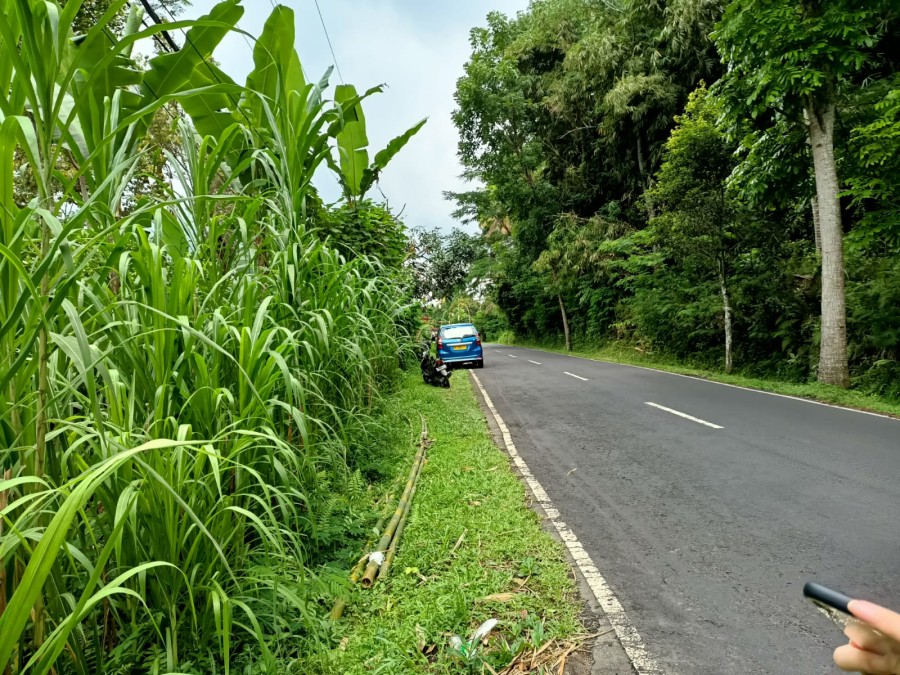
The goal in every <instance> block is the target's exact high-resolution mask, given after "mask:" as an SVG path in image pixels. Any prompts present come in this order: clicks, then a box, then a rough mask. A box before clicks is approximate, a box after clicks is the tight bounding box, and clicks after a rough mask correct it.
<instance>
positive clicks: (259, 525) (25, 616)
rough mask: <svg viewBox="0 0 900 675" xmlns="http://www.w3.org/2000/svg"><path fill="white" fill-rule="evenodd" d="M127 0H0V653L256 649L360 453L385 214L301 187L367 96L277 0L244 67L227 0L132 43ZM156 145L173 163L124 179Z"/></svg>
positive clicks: (290, 630)
mask: <svg viewBox="0 0 900 675" xmlns="http://www.w3.org/2000/svg"><path fill="white" fill-rule="evenodd" d="M101 4H103V3H90V4H89V5H88V6H87V7H86V9H87V10H94V9H96V8H97V7H98V6H100V5H101ZM126 4H127V3H126V2H125V0H113V1H112V2H109V3H105V4H104V7H105V8H106V9H105V10H104V11H103V12H102V14H101V15H99V16H97V17H94V16H92V17H91V19H90V21H86V20H85V17H84V16H82V15H80V14H79V6H80V5H81V3H80V2H78V1H77V0H69V1H68V2H67V3H66V4H65V6H64V7H62V8H61V7H60V6H59V4H58V3H57V2H56V0H0V279H2V284H0V450H2V460H3V469H4V472H5V473H4V475H3V476H2V478H0V508H2V511H3V522H2V525H0V609H2V617H0V669H6V670H5V671H4V672H11V673H18V672H22V671H23V669H25V668H28V669H29V672H35V673H47V672H51V671H52V672H56V673H84V674H86V675H87V674H94V673H117V672H118V673H141V672H154V673H155V672H190V673H199V672H217V673H222V672H224V673H228V672H237V671H240V672H276V671H277V670H278V668H279V666H278V665H277V661H278V659H280V658H291V657H292V656H295V655H296V650H297V649H298V646H299V644H300V642H299V641H298V639H297V637H298V636H302V635H304V634H306V635H310V636H323V635H325V636H327V635H328V632H329V629H328V628H327V626H326V625H325V623H324V621H323V615H324V613H323V611H322V608H323V607H324V605H325V604H327V603H330V602H331V601H332V600H333V594H334V593H335V592H340V591H341V588H342V586H343V584H345V582H344V581H343V579H344V576H343V575H341V576H340V577H338V576H335V575H330V576H329V575H328V574H327V573H322V572H321V571H320V570H319V565H320V563H322V562H323V561H325V560H328V559H329V558H330V557H332V556H333V554H334V552H335V551H336V550H338V549H341V548H342V547H343V546H345V545H346V540H347V537H348V535H353V534H357V535H358V534H360V533H359V531H358V530H359V528H360V525H359V524H358V522H359V519H357V518H355V517H351V516H352V510H353V509H354V508H355V507H354V501H353V500H354V495H356V496H357V497H358V496H359V495H360V494H362V491H363V490H364V487H365V484H366V480H367V479H370V478H372V477H373V474H374V473H377V471H378V466H377V453H373V452H371V451H370V449H369V448H367V447H365V442H366V439H367V437H368V435H369V434H370V433H371V429H372V424H373V415H374V414H375V411H376V409H377V405H378V401H379V396H380V394H381V392H383V391H384V389H385V387H386V386H388V385H389V384H390V382H391V381H393V380H394V379H395V377H396V374H397V369H398V354H402V352H403V350H404V348H405V345H406V338H405V336H404V335H405V333H404V330H403V327H402V326H401V325H399V323H398V321H399V320H402V318H403V317H404V316H405V315H406V314H407V311H406V308H405V307H404V298H405V297H408V295H409V291H408V289H407V288H406V287H404V286H402V279H403V272H402V270H401V261H402V257H403V247H404V243H403V242H404V240H403V237H402V226H401V225H400V224H399V223H398V222H397V221H396V219H395V218H393V216H391V215H390V214H389V213H388V212H387V211H385V210H384V209H382V208H380V207H378V206H377V205H374V204H372V203H370V202H362V201H359V200H358V199H357V200H355V201H354V203H352V204H348V205H346V206H342V207H339V208H336V209H329V208H326V207H323V206H322V205H321V203H320V202H319V201H318V199H317V198H316V196H315V194H314V192H313V190H312V188H311V187H310V186H311V180H312V177H313V174H314V173H315V171H316V170H317V169H318V168H320V167H322V166H325V164H326V162H327V163H330V164H333V165H335V166H336V165H337V163H338V160H337V159H336V158H337V157H339V156H340V152H341V149H340V147H339V146H340V139H339V137H340V135H341V134H342V132H343V131H344V130H345V129H346V128H347V125H349V124H351V123H352V122H355V123H357V124H359V123H364V118H363V116H362V109H361V108H360V102H361V100H362V99H363V98H364V97H359V96H355V95H348V93H347V91H346V90H345V91H344V94H343V95H342V96H341V97H338V98H337V99H336V100H329V98H328V97H327V95H326V92H327V91H328V82H327V76H326V78H325V79H323V80H322V81H321V82H319V83H309V82H307V81H306V80H305V77H304V75H303V71H302V69H301V67H300V62H299V59H298V57H297V54H296V51H295V50H294V46H293V45H294V15H293V12H292V11H291V10H289V9H287V8H285V7H283V6H279V7H277V8H275V9H274V11H273V12H272V15H271V17H270V18H269V20H268V21H267V23H266V27H265V30H264V32H263V34H262V35H261V36H260V38H259V39H258V41H257V42H256V46H255V49H254V68H253V70H252V72H251V74H250V76H249V77H248V80H247V83H246V85H245V86H239V85H237V84H236V83H234V82H233V81H232V80H231V79H230V78H229V77H228V76H227V75H226V74H225V73H224V72H221V71H220V70H218V69H217V68H216V67H215V65H213V62H212V59H211V57H212V52H213V50H214V49H215V47H216V46H217V45H218V44H219V42H220V41H221V40H222V38H223V37H224V36H225V35H226V34H227V33H228V32H229V31H230V30H232V29H233V27H234V26H235V25H236V23H237V21H238V20H239V19H240V17H241V15H242V14H243V7H242V6H241V4H240V2H239V1H238V0H225V1H224V2H221V3H219V4H218V5H216V6H215V7H214V8H213V9H212V11H211V13H210V15H208V16H207V17H204V18H203V19H200V20H198V21H195V22H191V23H189V24H188V23H185V25H184V27H185V28H188V27H190V32H189V33H188V38H187V39H188V40H189V41H190V43H191V44H192V46H193V48H192V49H185V50H182V51H179V52H176V53H171V54H161V55H159V56H157V57H155V58H153V59H151V60H150V62H149V63H148V64H147V65H146V68H143V67H141V66H140V64H138V63H136V62H135V61H134V60H133V59H132V58H131V47H132V45H133V44H134V43H135V42H137V41H138V40H140V39H146V38H148V37H151V36H153V35H155V34H157V33H158V31H159V28H157V27H155V26H152V27H150V28H146V29H141V22H140V14H139V12H138V11H136V10H134V9H132V10H131V12H130V13H126V14H124V15H123V12H125V10H126ZM83 26H88V29H87V33H86V34H83V35H76V31H77V30H79V29H80V27H83ZM369 93H370V94H371V93H375V92H374V91H373V92H369ZM164 106H165V107H166V109H168V110H169V111H170V115H171V128H172V129H174V130H175V132H176V136H177V138H176V139H175V141H173V144H172V145H171V146H168V147H158V146H157V147H152V143H149V142H148V140H147V139H148V138H149V137H150V135H151V132H150V128H151V123H152V121H153V119H154V115H155V114H156V113H157V111H159V110H160V109H162V108H163V107H164ZM181 111H183V112H181ZM411 133H412V132H410V135H411ZM400 145H402V144H400ZM392 150H393V152H396V151H397V150H399V147H398V145H396V144H395V145H394V146H393V147H392ZM150 152H156V153H160V154H161V155H162V156H163V157H164V158H165V163H166V167H167V171H169V172H170V173H171V176H172V179H171V183H169V182H167V181H160V180H156V181H152V182H153V185H152V189H150V190H147V191H143V192H142V191H140V190H138V191H135V189H134V186H135V182H134V180H133V179H134V177H135V175H136V174H137V172H138V171H139V167H140V165H141V164H140V163H141V161H142V157H143V156H144V155H146V154H147V153H150ZM388 154H391V153H388ZM388 159H390V157H389V156H387V155H381V156H380V158H376V160H375V164H374V165H373V166H375V167H376V168H383V166H384V165H385V164H386V162H387V160H388ZM16 167H20V168H21V167H27V170H28V171H29V172H30V181H29V182H28V183H23V182H21V181H19V182H17V181H16V180H15V176H14V173H15V170H16ZM23 170H24V168H23ZM354 196H355V197H360V196H361V194H356V195H354ZM360 225H364V229H362V230H361V231H355V230H356V229H357V228H358V227H359V226H360ZM385 231H386V234H384V236H383V237H382V236H381V235H382V233H384V232H385ZM373 240H377V241H373Z"/></svg>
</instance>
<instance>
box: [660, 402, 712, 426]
mask: <svg viewBox="0 0 900 675" xmlns="http://www.w3.org/2000/svg"><path fill="white" fill-rule="evenodd" d="M646 403H647V405H649V406H653V407H654V408H659V409H660V410H665V411H666V412H667V413H672V414H673V415H678V416H679V417H683V418H684V419H686V420H690V421H691V422H696V423H697V424H702V425H703V426H707V427H710V428H711V429H724V428H725V427H720V426H719V425H718V424H713V423H712V422H707V421H706V420H701V419H700V418H699V417H694V416H693V415H688V414H687V413H683V412H678V411H677V410H672V409H671V408H667V407H666V406H664V405H660V404H659V403H651V402H650V401H647V402H646Z"/></svg>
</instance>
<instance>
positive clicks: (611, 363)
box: [518, 347, 900, 422]
mask: <svg viewBox="0 0 900 675" xmlns="http://www.w3.org/2000/svg"><path fill="white" fill-rule="evenodd" d="M518 349H530V350H531V351H533V352H541V353H542V354H555V355H556V356H565V357H568V358H570V359H581V360H582V361H591V362H592V363H604V364H606V365H609V366H622V368H637V369H638V370H649V371H650V372H651V373H661V374H663V375H674V376H675V377H683V378H686V379H688V380H694V381H695V382H705V383H706V384H717V385H719V386H720V387H731V388H732V389H740V390H741V391H752V392H753V393H754V394H765V395H766V396H777V397H778V398H788V399H791V400H792V401H800V402H801V403H812V404H813V405H821V406H824V407H826V408H835V409H837V410H846V411H847V412H854V413H859V414H860V415H871V416H872V417H881V418H883V419H886V420H892V421H894V422H900V417H893V416H891V415H885V414H884V413H877V412H872V411H871V410H857V409H856V408H848V407H847V406H845V405H837V404H835V403H825V402H824V401H814V400H813V399H811V398H803V397H802V396H791V395H790V394H778V393H776V392H774V391H765V390H764V389H754V388H753V387H742V386H741V385H739V384H728V383H727V382H716V381H715V380H708V379H706V378H705V377H697V376H696V375H685V374H684V373H673V372H671V371H668V370H660V369H659V368H648V367H647V366H634V365H632V364H630V363H616V362H615V361H602V360H600V359H589V358H588V357H586V356H576V355H575V354H560V353H559V352H548V351H547V350H546V349H537V348H536V347H518Z"/></svg>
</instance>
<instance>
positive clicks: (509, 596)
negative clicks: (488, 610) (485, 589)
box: [479, 593, 516, 602]
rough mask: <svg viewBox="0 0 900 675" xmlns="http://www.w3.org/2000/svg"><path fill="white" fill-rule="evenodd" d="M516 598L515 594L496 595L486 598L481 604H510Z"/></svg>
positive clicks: (481, 600)
mask: <svg viewBox="0 0 900 675" xmlns="http://www.w3.org/2000/svg"><path fill="white" fill-rule="evenodd" d="M514 597H516V594H515V593H494V594H493V595H486V596H484V597H483V598H481V599H480V600H479V602H509V601H510V600H512V599H513V598H514Z"/></svg>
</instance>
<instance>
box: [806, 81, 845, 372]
mask: <svg viewBox="0 0 900 675" xmlns="http://www.w3.org/2000/svg"><path fill="white" fill-rule="evenodd" d="M806 113H807V117H808V121H809V140H810V143H811V144H812V155H813V165H814V168H815V173H816V197H817V201H818V207H819V208H818V212H819V229H820V235H821V236H820V239H821V243H822V338H821V348H820V351H819V382H824V383H826V384H835V385H838V386H839V387H848V386H850V369H849V366H848V364H847V305H846V298H845V294H844V230H843V226H842V225H841V211H840V206H839V204H838V176H837V167H836V166H835V162H834V119H835V104H834V102H833V101H832V100H830V99H829V100H827V101H824V102H823V101H817V100H816V99H814V98H813V97H810V98H809V100H808V102H807V109H806Z"/></svg>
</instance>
